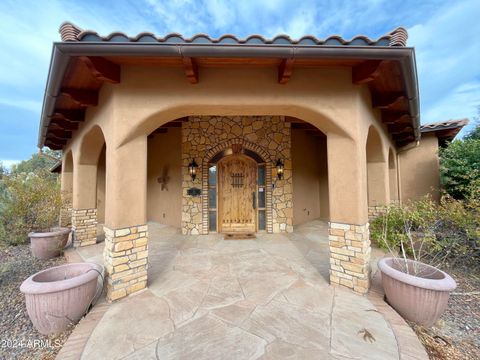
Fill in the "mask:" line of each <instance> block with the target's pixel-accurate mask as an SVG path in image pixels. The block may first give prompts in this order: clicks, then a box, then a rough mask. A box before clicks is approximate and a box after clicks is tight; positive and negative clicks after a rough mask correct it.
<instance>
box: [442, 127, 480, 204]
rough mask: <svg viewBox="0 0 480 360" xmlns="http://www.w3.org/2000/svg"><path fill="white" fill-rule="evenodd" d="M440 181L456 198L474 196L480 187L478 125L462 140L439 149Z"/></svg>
mask: <svg viewBox="0 0 480 360" xmlns="http://www.w3.org/2000/svg"><path fill="white" fill-rule="evenodd" d="M440 171H441V182H442V185H443V188H444V190H445V191H446V192H447V193H448V194H449V195H451V196H452V197H454V198H456V199H465V198H467V197H471V196H476V195H477V194H478V193H479V187H480V125H477V126H476V127H475V128H474V129H473V130H472V131H471V132H470V133H469V134H468V135H467V136H466V137H465V138H464V139H463V140H455V141H453V142H452V143H451V144H450V145H449V146H448V147H447V148H445V149H441V150H440Z"/></svg>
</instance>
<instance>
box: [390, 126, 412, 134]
mask: <svg viewBox="0 0 480 360" xmlns="http://www.w3.org/2000/svg"><path fill="white" fill-rule="evenodd" d="M388 132H389V133H390V134H392V135H397V134H403V133H412V132H413V128H412V127H411V126H406V125H402V124H395V125H388Z"/></svg>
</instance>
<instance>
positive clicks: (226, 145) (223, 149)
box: [202, 138, 273, 234]
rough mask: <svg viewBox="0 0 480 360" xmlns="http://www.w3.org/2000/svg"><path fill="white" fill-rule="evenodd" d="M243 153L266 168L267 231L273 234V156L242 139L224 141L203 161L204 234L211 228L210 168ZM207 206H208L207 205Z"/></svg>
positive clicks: (207, 153)
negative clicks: (233, 155)
mask: <svg viewBox="0 0 480 360" xmlns="http://www.w3.org/2000/svg"><path fill="white" fill-rule="evenodd" d="M235 153H243V154H246V155H247V156H249V157H251V158H252V159H254V160H255V161H256V162H257V163H262V164H263V165H264V167H265V184H264V189H265V230H266V231H267V233H272V232H273V219H272V160H271V156H270V155H269V154H268V153H267V151H265V149H263V148H262V147H261V146H259V145H257V144H254V143H252V142H250V141H247V140H245V139H242V138H234V139H230V140H227V141H224V142H222V143H220V144H218V145H216V146H214V147H213V148H211V149H209V150H208V151H207V152H206V154H205V157H204V159H203V161H202V209H207V211H202V234H208V232H209V231H210V228H209V223H210V220H209V211H208V209H209V208H210V207H209V198H208V191H209V189H210V184H209V177H208V176H209V168H210V167H211V165H212V164H216V163H217V161H220V160H221V159H222V158H223V157H225V156H228V155H230V154H235ZM205 204H206V205H205Z"/></svg>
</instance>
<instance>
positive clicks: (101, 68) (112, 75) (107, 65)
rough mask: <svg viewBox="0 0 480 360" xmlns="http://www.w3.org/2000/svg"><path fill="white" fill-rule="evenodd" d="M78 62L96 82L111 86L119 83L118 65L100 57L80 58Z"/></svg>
mask: <svg viewBox="0 0 480 360" xmlns="http://www.w3.org/2000/svg"><path fill="white" fill-rule="evenodd" d="M80 60H81V61H82V62H83V63H84V64H85V65H86V66H87V67H88V69H89V70H90V72H91V73H92V75H93V76H94V77H95V78H97V79H98V80H101V81H106V82H109V83H112V84H118V83H120V65H118V64H115V63H113V62H111V61H109V60H107V59H105V58H103V57H100V56H80Z"/></svg>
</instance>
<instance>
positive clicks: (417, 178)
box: [399, 134, 440, 201]
mask: <svg viewBox="0 0 480 360" xmlns="http://www.w3.org/2000/svg"><path fill="white" fill-rule="evenodd" d="M399 157H400V162H399V164H400V187H401V200H402V201H406V200H415V199H419V198H421V197H423V196H425V195H426V194H431V195H432V197H433V199H434V200H438V199H439V188H440V167H439V159H438V139H437V137H436V136H435V135H430V134H429V135H422V139H421V141H420V144H419V146H418V147H415V148H412V149H410V150H407V151H404V152H401V153H400V156H399Z"/></svg>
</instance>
